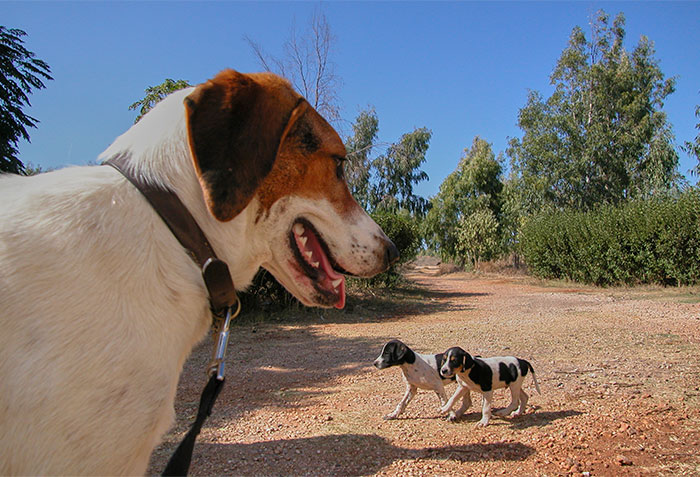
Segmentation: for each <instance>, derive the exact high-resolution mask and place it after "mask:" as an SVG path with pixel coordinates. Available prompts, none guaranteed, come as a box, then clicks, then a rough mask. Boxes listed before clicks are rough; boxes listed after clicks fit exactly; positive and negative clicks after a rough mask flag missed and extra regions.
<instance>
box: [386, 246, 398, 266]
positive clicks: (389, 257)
mask: <svg viewBox="0 0 700 477" xmlns="http://www.w3.org/2000/svg"><path fill="white" fill-rule="evenodd" d="M398 260H399V249H398V248H396V245H394V242H392V241H391V240H389V244H388V245H387V247H386V264H387V267H389V266H391V265H393V264H395V263H396V262H398Z"/></svg>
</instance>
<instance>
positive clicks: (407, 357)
mask: <svg viewBox="0 0 700 477" xmlns="http://www.w3.org/2000/svg"><path fill="white" fill-rule="evenodd" d="M415 362H416V354H415V353H414V352H413V350H412V349H411V348H409V347H408V346H406V345H405V344H403V343H402V342H401V341H399V340H391V341H389V342H387V343H386V344H385V345H384V347H383V348H382V352H381V353H379V357H378V358H377V359H375V360H374V366H376V367H377V368H378V369H385V368H388V367H389V366H399V365H402V364H404V363H408V364H413V363H415Z"/></svg>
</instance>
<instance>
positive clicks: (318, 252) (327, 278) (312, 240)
mask: <svg viewBox="0 0 700 477" xmlns="http://www.w3.org/2000/svg"><path fill="white" fill-rule="evenodd" d="M303 236H304V237H306V239H307V240H306V244H302V243H301V242H300V241H299V236H298V235H297V246H298V247H299V249H300V250H301V251H302V254H303V253H304V251H311V252H312V257H311V258H308V257H307V261H308V262H309V263H313V262H318V268H320V270H321V271H322V272H319V278H318V283H319V284H320V285H321V287H322V288H324V289H326V290H329V291H332V292H333V293H336V294H337V295H338V301H337V302H336V303H335V305H334V306H335V307H336V308H338V309H340V308H343V307H344V306H345V277H344V276H343V275H342V274H340V273H338V272H336V271H335V270H333V267H332V266H331V263H330V261H329V260H328V257H327V256H326V254H325V252H324V251H323V248H321V244H320V243H319V242H318V239H317V238H316V234H314V233H313V232H311V231H310V230H308V229H307V230H304V232H303Z"/></svg>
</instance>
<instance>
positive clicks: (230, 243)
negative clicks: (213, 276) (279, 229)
mask: <svg viewBox="0 0 700 477" xmlns="http://www.w3.org/2000/svg"><path fill="white" fill-rule="evenodd" d="M192 90H193V88H187V89H184V90H181V91H177V92H175V93H173V94H171V95H170V96H168V97H167V98H165V99H164V100H163V101H161V102H160V103H158V104H157V105H156V107H155V108H153V110H151V111H149V112H148V114H146V115H144V116H143V117H142V118H141V120H140V121H139V122H138V123H136V124H134V125H133V126H132V127H131V128H129V130H127V131H126V132H125V133H124V134H122V135H121V136H119V137H118V138H117V139H116V140H115V141H114V142H113V143H112V144H111V145H110V146H109V147H108V148H107V149H106V150H105V151H104V152H103V153H102V154H100V156H99V160H100V161H105V160H107V159H109V158H111V157H115V156H125V157H126V162H127V164H128V166H127V167H129V169H130V171H131V172H132V173H133V174H135V175H137V176H140V177H142V178H143V180H145V181H146V182H147V183H149V184H152V185H156V186H159V187H163V188H168V189H170V190H172V191H174V192H175V193H176V194H177V195H178V197H179V198H180V200H181V201H182V203H183V204H184V205H185V207H187V209H188V210H189V211H190V213H191V214H192V215H193V216H194V218H195V220H196V221H197V223H198V224H199V226H200V227H201V228H202V230H203V231H204V233H205V235H206V236H207V238H208V239H209V241H210V243H211V244H212V246H213V247H214V250H215V252H216V253H217V255H218V256H219V258H221V259H222V260H224V261H226V262H228V263H230V264H235V266H231V267H230V268H231V270H232V273H233V274H234V276H233V277H232V278H233V280H234V285H235V286H236V288H238V289H241V288H245V287H246V286H248V285H249V284H250V282H251V281H252V278H253V276H254V274H255V272H256V271H257V270H258V268H259V266H260V264H261V263H262V262H264V261H265V259H266V258H267V254H266V251H265V250H262V249H256V247H255V243H246V244H241V243H240V240H241V237H251V236H254V234H253V225H254V220H255V219H254V217H253V214H252V211H253V210H256V208H257V207H256V204H257V203H256V200H255V199H253V201H252V202H251V204H249V205H248V207H246V208H245V209H244V210H243V212H241V213H240V214H239V215H238V216H237V217H235V218H234V219H232V220H230V221H229V222H226V223H221V222H219V221H218V220H217V219H216V218H214V217H213V216H212V214H211V213H210V212H209V210H208V208H207V206H206V204H205V202H204V196H203V193H202V189H201V186H200V184H199V180H198V178H197V175H196V173H195V168H194V161H193V158H192V154H191V152H190V146H189V142H188V137H187V134H188V133H187V124H186V120H185V107H184V104H183V100H184V98H185V97H186V96H187V95H188V94H190V93H191V92H192ZM173 117H175V118H178V120H177V121H173V120H172V118H173ZM129 187H131V185H129ZM242 245H245V246H242Z"/></svg>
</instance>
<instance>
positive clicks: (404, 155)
mask: <svg viewBox="0 0 700 477" xmlns="http://www.w3.org/2000/svg"><path fill="white" fill-rule="evenodd" d="M432 134H433V133H432V131H430V130H429V129H427V128H417V129H415V130H413V131H412V132H410V133H406V134H404V135H402V136H401V138H400V139H399V141H398V142H396V143H394V144H391V145H390V146H389V147H388V149H387V150H386V152H385V153H384V154H381V155H379V156H378V157H376V158H375V159H374V161H372V168H373V171H374V181H373V182H372V184H371V191H370V197H371V204H370V205H371V207H372V208H373V209H384V210H390V211H399V210H401V209H405V210H407V211H409V212H410V213H411V214H413V215H414V216H417V217H423V216H424V215H425V213H426V212H427V209H428V201H427V200H426V199H425V198H423V197H421V196H419V195H416V194H415V193H414V191H413V186H415V185H417V184H418V183H419V182H422V181H424V180H428V174H427V173H426V172H425V171H423V170H422V169H421V165H422V164H423V163H424V162H425V155H426V153H427V152H428V147H429V146H430V138H431V137H432Z"/></svg>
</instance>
